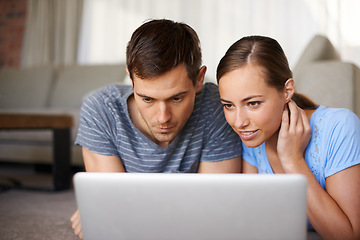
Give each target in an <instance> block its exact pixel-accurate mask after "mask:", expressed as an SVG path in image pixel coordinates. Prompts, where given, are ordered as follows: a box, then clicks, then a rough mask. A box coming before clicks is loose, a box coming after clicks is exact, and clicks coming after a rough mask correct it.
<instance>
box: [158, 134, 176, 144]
mask: <svg viewBox="0 0 360 240" xmlns="http://www.w3.org/2000/svg"><path fill="white" fill-rule="evenodd" d="M175 137H176V134H162V133H158V134H156V135H155V139H156V141H157V143H158V144H159V145H160V146H167V145H169V144H170V143H171V142H172V141H173V140H174V139H175Z"/></svg>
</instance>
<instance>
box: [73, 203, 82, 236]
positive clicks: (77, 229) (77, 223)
mask: <svg viewBox="0 0 360 240" xmlns="http://www.w3.org/2000/svg"><path fill="white" fill-rule="evenodd" d="M70 221H71V222H72V225H71V226H72V228H73V229H74V233H75V234H76V235H77V236H78V237H79V238H80V239H83V235H82V230H81V222H80V212H79V209H78V210H76V211H75V212H74V214H73V215H72V216H71V218H70Z"/></svg>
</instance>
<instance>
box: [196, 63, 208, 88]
mask: <svg viewBox="0 0 360 240" xmlns="http://www.w3.org/2000/svg"><path fill="white" fill-rule="evenodd" d="M206 70H207V68H206V66H202V67H201V68H200V70H199V74H198V76H197V78H196V85H195V90H196V92H199V91H200V90H201V89H202V87H203V85H204V78H205V73H206Z"/></svg>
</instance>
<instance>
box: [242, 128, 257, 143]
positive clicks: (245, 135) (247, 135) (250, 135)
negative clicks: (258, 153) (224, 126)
mask: <svg viewBox="0 0 360 240" xmlns="http://www.w3.org/2000/svg"><path fill="white" fill-rule="evenodd" d="M258 132H259V130H254V131H239V136H240V138H241V139H242V140H244V141H249V140H252V139H254V138H255V137H256V135H257V133H258Z"/></svg>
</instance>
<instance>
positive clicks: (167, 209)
mask: <svg viewBox="0 0 360 240" xmlns="http://www.w3.org/2000/svg"><path fill="white" fill-rule="evenodd" d="M74 184H75V193H76V200H77V204H78V207H79V210H80V216H81V222H82V230H83V236H84V239H85V240H92V239H94V240H95V239H96V240H98V239H133V240H145V239H146V240H152V239H153V240H171V239H172V240H210V239H214V240H228V239H229V240H230V239H261V240H263V239H276V240H281V239H286V240H288V239H299V240H300V239H301V240H304V239H306V179H305V177H304V176H301V175H286V174H279V175H270V174H269V175H268V174H266V175H265V174H182V173H176V174H175V173H173V174H170V173H159V174H158V173H84V172H82V173H77V174H76V175H75V176H74Z"/></svg>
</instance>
